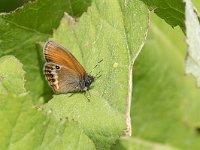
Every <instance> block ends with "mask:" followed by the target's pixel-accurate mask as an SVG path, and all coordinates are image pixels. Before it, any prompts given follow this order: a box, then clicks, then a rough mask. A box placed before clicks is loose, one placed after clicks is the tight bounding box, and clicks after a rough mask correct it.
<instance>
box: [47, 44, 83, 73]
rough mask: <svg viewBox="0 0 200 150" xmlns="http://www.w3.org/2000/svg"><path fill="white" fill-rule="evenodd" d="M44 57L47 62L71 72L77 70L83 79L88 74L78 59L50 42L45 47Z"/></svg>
mask: <svg viewBox="0 0 200 150" xmlns="http://www.w3.org/2000/svg"><path fill="white" fill-rule="evenodd" d="M44 55H45V59H46V61H47V62H52V63H55V64H59V65H63V66H65V67H67V68H69V69H71V70H76V72H78V73H79V74H80V76H81V77H84V76H85V74H86V72H85V69H84V68H83V66H82V65H81V64H80V63H79V62H78V61H77V60H76V58H75V57H74V56H73V55H72V54H71V53H70V52H69V51H68V50H67V49H65V48H63V47H62V46H60V45H58V44H56V43H54V42H53V41H48V42H47V43H46V44H45V46H44Z"/></svg>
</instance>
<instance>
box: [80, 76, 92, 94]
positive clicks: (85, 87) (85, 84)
mask: <svg viewBox="0 0 200 150" xmlns="http://www.w3.org/2000/svg"><path fill="white" fill-rule="evenodd" d="M92 82H94V77H93V76H91V75H86V77H85V79H83V80H80V87H81V91H87V90H88V88H89V87H90V85H91V84H92Z"/></svg>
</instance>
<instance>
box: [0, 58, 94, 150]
mask: <svg viewBox="0 0 200 150" xmlns="http://www.w3.org/2000/svg"><path fill="white" fill-rule="evenodd" d="M13 73H15V77H13ZM11 82H12V83H16V85H15V88H16V89H14V88H13V87H12V86H13V84H12V83H11ZM24 82H25V81H24V71H23V69H22V64H21V63H20V62H19V61H18V60H17V59H16V58H15V57H13V56H4V57H1V58H0V87H1V90H2V91H3V92H2V91H1V93H0V119H1V123H0V133H1V136H0V149H1V150H7V149H9V150H16V149H26V150H39V149H44V150H49V149H53V150H66V149H68V150H71V149H81V150H82V149H85V150H87V149H95V146H94V144H93V142H92V141H91V140H90V139H89V138H88V137H87V136H86V135H85V134H84V133H83V131H81V130H80V129H79V128H78V126H77V123H75V122H73V121H69V120H61V121H56V120H55V119H53V118H52V117H51V116H50V112H49V113H48V114H43V113H42V112H39V111H38V110H37V109H36V108H35V107H33V105H32V100H31V97H30V95H29V94H28V93H27V92H25V90H24ZM8 83H10V84H8ZM11 85H12V86H11ZM5 91H6V92H5ZM69 139H70V140H69Z"/></svg>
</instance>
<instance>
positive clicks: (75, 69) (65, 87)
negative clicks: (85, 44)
mask: <svg viewBox="0 0 200 150" xmlns="http://www.w3.org/2000/svg"><path fill="white" fill-rule="evenodd" d="M44 56H45V60H46V63H45V65H44V74H45V77H46V79H47V81H48V83H49V85H50V86H51V87H52V89H53V91H54V93H56V94H60V93H72V92H84V91H87V90H88V88H89V87H90V85H91V84H92V83H93V82H94V77H93V76H91V75H88V74H87V73H86V71H85V69H84V68H83V66H82V65H81V64H80V63H79V62H78V61H77V59H76V58H75V57H74V56H73V55H72V54H71V53H70V52H69V51H68V50H66V49H65V48H63V47H61V46H60V45H58V44H56V43H54V42H53V41H48V42H47V43H46V44H45V46H44Z"/></svg>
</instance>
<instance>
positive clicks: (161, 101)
mask: <svg viewBox="0 0 200 150" xmlns="http://www.w3.org/2000/svg"><path fill="white" fill-rule="evenodd" d="M149 35H150V36H149V39H148V40H147V42H146V45H145V47H144V49H143V51H142V52H141V55H140V57H138V59H137V61H136V64H135V67H134V68H135V70H133V71H134V74H133V76H134V80H133V84H134V85H133V105H132V106H133V108H132V115H133V116H132V121H133V123H134V125H135V126H134V127H135V128H134V129H135V130H134V131H135V132H134V136H135V137H138V138H140V139H143V140H147V141H150V142H156V143H157V142H160V143H163V144H167V145H171V146H173V147H176V148H180V149H190V150H193V149H194V150H196V149H199V148H200V144H199V140H200V137H198V136H197V133H196V132H195V130H194V128H192V124H193V122H192V118H189V117H188V116H187V115H188V112H189V111H190V110H191V109H193V108H194V107H193V108H191V107H192V106H193V104H194V102H195V104H196V106H195V107H197V108H199V106H200V103H198V100H199V98H200V90H199V89H197V88H196V86H195V84H194V81H193V80H192V79H191V78H189V77H187V78H186V77H185V76H184V57H185V53H186V44H185V42H184V35H183V34H181V31H180V30H178V29H175V30H173V29H172V28H170V27H169V26H167V25H166V24H165V23H164V22H161V20H159V18H154V17H153V20H152V24H151V30H150V32H149ZM144 93H145V94H144ZM196 113H197V114H196V115H197V116H198V114H199V111H198V110H197V109H196ZM190 117H191V116H190Z"/></svg>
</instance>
